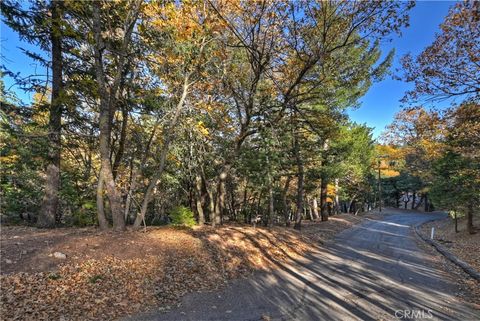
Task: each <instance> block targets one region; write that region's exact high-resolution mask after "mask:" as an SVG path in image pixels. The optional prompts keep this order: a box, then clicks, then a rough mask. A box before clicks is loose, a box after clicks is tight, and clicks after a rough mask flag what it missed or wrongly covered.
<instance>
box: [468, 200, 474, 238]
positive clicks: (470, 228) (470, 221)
mask: <svg viewBox="0 0 480 321" xmlns="http://www.w3.org/2000/svg"><path fill="white" fill-rule="evenodd" d="M467 231H468V233H469V234H475V228H474V227H473V204H468V208H467Z"/></svg>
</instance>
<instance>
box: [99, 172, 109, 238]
mask: <svg viewBox="0 0 480 321" xmlns="http://www.w3.org/2000/svg"><path fill="white" fill-rule="evenodd" d="M97 218H98V226H99V227H100V229H102V230H106V229H107V228H108V221H107V218H106V217H105V203H104V199H103V178H102V175H100V173H99V174H98V183H97Z"/></svg>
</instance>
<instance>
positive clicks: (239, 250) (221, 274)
mask: <svg viewBox="0 0 480 321" xmlns="http://www.w3.org/2000/svg"><path fill="white" fill-rule="evenodd" d="M361 220H362V219H361V218H360V217H356V216H351V215H339V216H335V217H332V218H331V219H330V220H329V221H328V222H318V223H310V222H305V224H304V229H303V230H302V232H301V233H299V232H297V231H295V230H293V229H291V228H290V229H286V228H283V227H274V228H259V227H257V228H253V227H250V226H225V227H221V228H218V229H212V228H209V227H204V228H197V229H193V230H186V229H185V230H182V229H174V228H168V227H162V228H150V229H148V230H147V232H146V233H144V232H140V231H128V232H126V233H120V234H118V233H112V232H99V231H98V230H96V229H93V228H87V229H67V228H63V229H55V230H38V229H35V228H31V227H3V228H2V233H1V266H0V267H1V272H2V275H1V316H2V318H3V319H5V320H64V321H67V320H112V319H115V318H117V317H119V316H123V315H127V314H130V313H134V312H138V311H141V310H146V309H148V308H150V307H153V306H157V307H158V306H160V307H161V308H164V309H168V308H169V307H170V306H171V305H173V304H175V303H176V302H178V299H179V298H180V297H181V296H183V295H184V294H186V293H188V292H192V291H198V290H208V289H215V288H217V287H219V286H222V285H223V284H224V283H225V282H226V281H227V280H228V279H230V278H235V277H240V276H245V275H248V274H249V273H251V272H252V271H254V270H259V269H269V268H272V264H271V262H272V259H273V260H274V261H281V262H282V261H288V260H290V259H293V258H296V257H299V256H301V255H302V254H303V253H305V252H306V251H308V250H309V249H310V248H311V247H312V246H315V245H316V244H318V243H321V242H323V241H325V240H327V239H329V238H331V237H333V236H334V235H335V234H337V233H338V232H340V231H341V230H343V229H346V228H349V227H351V226H353V225H354V224H356V223H358V222H360V221H361ZM55 252H60V253H63V254H66V256H67V258H66V259H58V258H55V257H54V256H53V253H55Z"/></svg>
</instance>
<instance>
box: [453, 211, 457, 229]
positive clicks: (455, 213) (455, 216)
mask: <svg viewBox="0 0 480 321" xmlns="http://www.w3.org/2000/svg"><path fill="white" fill-rule="evenodd" d="M453 217H454V219H455V233H458V218H457V210H454V211H453Z"/></svg>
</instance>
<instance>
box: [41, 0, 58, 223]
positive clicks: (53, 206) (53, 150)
mask: <svg viewBox="0 0 480 321" xmlns="http://www.w3.org/2000/svg"><path fill="white" fill-rule="evenodd" d="M60 6H61V2H60V1H56V0H53V1H52V2H51V5H50V10H51V13H52V26H51V29H50V41H51V43H52V50H51V52H52V97H51V103H50V115H49V123H48V128H49V134H48V140H49V146H48V147H49V148H48V159H47V170H46V173H45V176H46V178H45V191H44V196H43V200H42V205H41V208H40V213H39V216H38V220H37V226H38V227H54V226H55V223H56V220H57V214H58V204H59V197H58V192H59V190H60V150H61V141H60V132H61V126H62V101H61V100H62V97H61V93H62V87H63V84H62V35H61V22H60V20H61V19H62V10H61V7H60Z"/></svg>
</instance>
